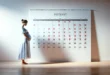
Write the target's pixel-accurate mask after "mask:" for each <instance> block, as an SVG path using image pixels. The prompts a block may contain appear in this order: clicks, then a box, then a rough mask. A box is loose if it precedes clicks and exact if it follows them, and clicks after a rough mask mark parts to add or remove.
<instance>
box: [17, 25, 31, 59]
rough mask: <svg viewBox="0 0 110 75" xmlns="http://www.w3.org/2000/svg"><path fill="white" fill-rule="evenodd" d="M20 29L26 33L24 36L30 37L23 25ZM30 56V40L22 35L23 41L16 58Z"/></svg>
mask: <svg viewBox="0 0 110 75" xmlns="http://www.w3.org/2000/svg"><path fill="white" fill-rule="evenodd" d="M22 30H23V34H26V36H27V37H29V38H30V39H31V36H30V34H29V32H28V30H27V29H25V28H24V27H22ZM23 36H24V35H23ZM30 57H31V53H30V41H29V40H28V39H27V38H26V37H25V36H24V40H23V43H22V45H21V47H20V53H19V56H18V59H20V60H23V59H28V58H30Z"/></svg>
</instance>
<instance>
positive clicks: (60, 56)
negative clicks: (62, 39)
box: [38, 39, 69, 64]
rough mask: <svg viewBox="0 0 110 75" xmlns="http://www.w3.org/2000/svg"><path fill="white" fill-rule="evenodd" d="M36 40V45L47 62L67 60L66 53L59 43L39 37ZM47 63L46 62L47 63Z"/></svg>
mask: <svg viewBox="0 0 110 75" xmlns="http://www.w3.org/2000/svg"><path fill="white" fill-rule="evenodd" d="M40 40H42V41H39V40H38V47H39V48H40V50H41V52H42V53H43V55H44V57H45V59H46V60H47V61H48V62H49V63H62V62H69V59H68V57H67V54H66V53H65V52H64V49H63V48H62V47H61V46H60V43H56V42H52V41H48V40H44V39H40ZM47 64H48V63H47Z"/></svg>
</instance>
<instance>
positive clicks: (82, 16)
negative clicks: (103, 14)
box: [28, 9, 91, 62]
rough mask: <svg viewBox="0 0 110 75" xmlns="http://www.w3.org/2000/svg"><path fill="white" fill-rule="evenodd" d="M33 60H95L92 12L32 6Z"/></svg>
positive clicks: (30, 27)
mask: <svg viewBox="0 0 110 75" xmlns="http://www.w3.org/2000/svg"><path fill="white" fill-rule="evenodd" d="M28 29H29V32H30V34H31V36H32V40H31V41H30V43H31V45H30V46H31V47H30V48H31V59H30V60H32V59H33V61H36V62H49V60H56V61H57V60H58V61H59V60H66V59H67V60H69V61H72V62H83V61H88V62H90V61H91V11H90V10H88V9H30V10H29V26H28Z"/></svg>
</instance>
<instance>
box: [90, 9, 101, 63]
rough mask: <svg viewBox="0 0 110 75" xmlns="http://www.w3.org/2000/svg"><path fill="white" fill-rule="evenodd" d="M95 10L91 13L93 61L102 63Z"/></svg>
mask: <svg viewBox="0 0 110 75" xmlns="http://www.w3.org/2000/svg"><path fill="white" fill-rule="evenodd" d="M94 16H95V15H94V10H92V11H91V61H92V62H95V61H100V57H99V48H98V43H97V34H96V23H95V17H94Z"/></svg>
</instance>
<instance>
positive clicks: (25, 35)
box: [24, 33, 31, 41]
mask: <svg viewBox="0 0 110 75" xmlns="http://www.w3.org/2000/svg"><path fill="white" fill-rule="evenodd" d="M24 36H25V37H26V38H27V39H28V40H29V41H30V40H31V39H30V38H29V37H28V36H27V35H26V33H24Z"/></svg>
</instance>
